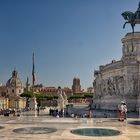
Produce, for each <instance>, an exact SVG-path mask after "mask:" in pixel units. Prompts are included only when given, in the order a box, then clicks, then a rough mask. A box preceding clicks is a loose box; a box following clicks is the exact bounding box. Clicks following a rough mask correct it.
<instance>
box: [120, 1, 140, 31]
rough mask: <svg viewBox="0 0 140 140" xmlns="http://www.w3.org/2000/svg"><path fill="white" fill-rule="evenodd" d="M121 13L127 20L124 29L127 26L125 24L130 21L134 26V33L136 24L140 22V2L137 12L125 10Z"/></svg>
mask: <svg viewBox="0 0 140 140" xmlns="http://www.w3.org/2000/svg"><path fill="white" fill-rule="evenodd" d="M121 15H122V16H123V18H124V19H125V20H127V21H126V22H125V23H124V25H123V29H124V28H125V25H126V24H127V23H130V24H131V27H132V32H133V33H134V27H135V25H136V24H140V2H139V7H138V9H137V11H136V12H135V13H133V12H130V11H125V12H123V13H122V14H121Z"/></svg>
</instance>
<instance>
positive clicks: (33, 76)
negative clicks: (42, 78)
mask: <svg viewBox="0 0 140 140" xmlns="http://www.w3.org/2000/svg"><path fill="white" fill-rule="evenodd" d="M32 83H33V85H34V83H35V66H34V53H33V69H32Z"/></svg>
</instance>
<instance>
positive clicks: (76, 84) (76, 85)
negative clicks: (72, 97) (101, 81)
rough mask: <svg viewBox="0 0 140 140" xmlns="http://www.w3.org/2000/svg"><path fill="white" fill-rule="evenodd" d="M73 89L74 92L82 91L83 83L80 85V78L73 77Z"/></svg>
mask: <svg viewBox="0 0 140 140" xmlns="http://www.w3.org/2000/svg"><path fill="white" fill-rule="evenodd" d="M72 91H73V93H80V92H81V85H80V79H79V78H74V79H73V85H72Z"/></svg>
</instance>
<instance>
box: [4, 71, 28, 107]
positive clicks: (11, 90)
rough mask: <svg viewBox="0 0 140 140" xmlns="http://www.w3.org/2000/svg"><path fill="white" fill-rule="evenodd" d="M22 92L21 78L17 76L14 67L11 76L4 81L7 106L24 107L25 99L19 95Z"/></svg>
mask: <svg viewBox="0 0 140 140" xmlns="http://www.w3.org/2000/svg"><path fill="white" fill-rule="evenodd" d="M23 92H24V88H23V86H22V82H21V80H20V79H19V78H18V72H17V71H16V70H15V69H14V71H13V72H12V77H11V78H10V79H9V80H8V81H7V83H6V96H7V97H8V99H9V105H8V106H9V108H15V109H20V108H25V106H26V100H25V98H22V97H20V94H22V93H23Z"/></svg>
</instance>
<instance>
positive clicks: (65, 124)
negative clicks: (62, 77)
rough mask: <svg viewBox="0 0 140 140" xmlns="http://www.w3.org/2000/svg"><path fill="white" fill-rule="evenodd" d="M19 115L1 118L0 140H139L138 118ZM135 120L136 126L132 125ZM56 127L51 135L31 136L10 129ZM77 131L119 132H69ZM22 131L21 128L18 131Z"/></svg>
mask: <svg viewBox="0 0 140 140" xmlns="http://www.w3.org/2000/svg"><path fill="white" fill-rule="evenodd" d="M30 114H32V115H25V114H24V115H21V116H20V117H15V116H9V117H4V116H0V126H2V128H0V140H91V139H92V140H140V123H139V121H140V119H139V118H128V119H127V120H126V121H124V122H119V121H118V120H117V118H54V117H49V116H46V115H45V114H43V112H42V113H41V114H40V116H35V115H34V114H33V113H30ZM133 121H138V124H135V123H134V124H133V123H131V122H133ZM31 127H32V128H36V127H39V128H44V127H47V128H55V129H57V131H55V132H53V133H45V134H34V133H32V131H30V132H29V134H28V133H26V134H24V133H19V132H18V133H17V132H15V131H13V130H15V129H16V130H17V129H19V130H20V128H26V129H29V128H31ZM76 128H106V129H113V130H119V131H120V135H118V136H104V137H103V136H102V137H96V136H80V135H75V134H72V133H71V132H70V131H71V130H73V129H76ZM21 130H22V129H21Z"/></svg>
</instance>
